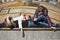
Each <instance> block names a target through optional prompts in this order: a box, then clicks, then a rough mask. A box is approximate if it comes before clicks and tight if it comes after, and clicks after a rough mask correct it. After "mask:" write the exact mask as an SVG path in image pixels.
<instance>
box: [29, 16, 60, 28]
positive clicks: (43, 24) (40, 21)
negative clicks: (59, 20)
mask: <svg viewBox="0 0 60 40" xmlns="http://www.w3.org/2000/svg"><path fill="white" fill-rule="evenodd" d="M32 19H33V18H31V20H30V23H29V26H30V27H45V28H49V26H48V22H47V20H46V17H45V16H44V15H40V16H38V21H37V22H34V21H33V20H32ZM52 26H53V27H57V26H59V25H58V24H55V23H52Z"/></svg>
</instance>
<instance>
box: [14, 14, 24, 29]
mask: <svg viewBox="0 0 60 40" xmlns="http://www.w3.org/2000/svg"><path fill="white" fill-rule="evenodd" d="M23 18H24V17H23V15H21V16H19V17H16V18H13V20H14V21H16V20H18V25H19V28H22V20H23Z"/></svg>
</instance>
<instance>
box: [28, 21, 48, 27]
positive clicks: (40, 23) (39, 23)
mask: <svg viewBox="0 0 60 40" xmlns="http://www.w3.org/2000/svg"><path fill="white" fill-rule="evenodd" d="M29 26H30V27H34V28H35V27H37V28H38V27H42V28H43V27H45V28H48V24H47V23H43V22H38V23H36V24H35V23H34V22H33V21H30V23H29Z"/></svg>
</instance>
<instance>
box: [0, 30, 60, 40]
mask: <svg viewBox="0 0 60 40" xmlns="http://www.w3.org/2000/svg"><path fill="white" fill-rule="evenodd" d="M24 33H25V37H22V36H21V32H20V31H0V40H60V31H56V32H54V31H24Z"/></svg>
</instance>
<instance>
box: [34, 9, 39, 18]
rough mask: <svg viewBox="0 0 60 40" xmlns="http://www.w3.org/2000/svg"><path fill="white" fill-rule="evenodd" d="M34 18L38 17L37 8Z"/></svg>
mask: <svg viewBox="0 0 60 40" xmlns="http://www.w3.org/2000/svg"><path fill="white" fill-rule="evenodd" d="M34 18H38V12H37V10H36V11H35V14H34Z"/></svg>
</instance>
